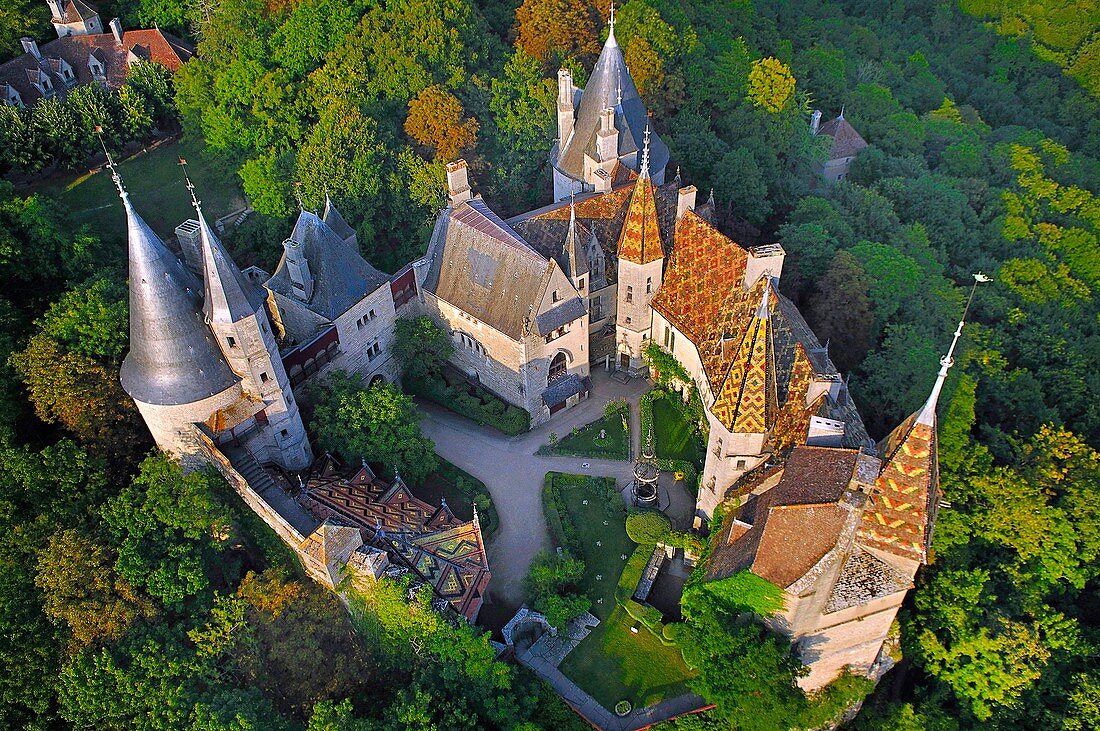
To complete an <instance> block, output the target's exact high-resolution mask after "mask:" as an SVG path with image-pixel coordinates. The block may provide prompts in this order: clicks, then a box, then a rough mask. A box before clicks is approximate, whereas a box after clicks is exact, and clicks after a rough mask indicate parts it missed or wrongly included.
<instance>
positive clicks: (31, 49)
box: [19, 38, 42, 61]
mask: <svg viewBox="0 0 1100 731" xmlns="http://www.w3.org/2000/svg"><path fill="white" fill-rule="evenodd" d="M19 42H20V43H22V44H23V52H24V53H29V54H31V55H32V56H34V57H35V58H37V59H38V60H39V61H41V60H42V52H41V51H39V50H38V43H37V42H35V40H34V39H33V38H20V39H19Z"/></svg>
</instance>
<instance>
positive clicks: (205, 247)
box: [196, 209, 263, 323]
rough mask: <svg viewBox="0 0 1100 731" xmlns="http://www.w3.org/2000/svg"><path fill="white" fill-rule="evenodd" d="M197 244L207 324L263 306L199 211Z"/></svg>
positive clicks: (251, 312)
mask: <svg viewBox="0 0 1100 731" xmlns="http://www.w3.org/2000/svg"><path fill="white" fill-rule="evenodd" d="M196 212H197V213H198V216H199V241H200V245H201V247H202V267H203V280H204V286H205V292H206V296H205V297H204V298H203V303H202V311H203V313H205V315H206V318H207V319H208V320H209V321H210V322H225V323H233V322H237V321H239V320H243V319H244V318H246V317H251V316H252V315H255V314H256V311H257V310H258V309H260V307H261V306H262V305H263V295H262V294H261V293H260V292H258V291H257V290H256V288H255V287H253V286H252V285H251V284H250V283H249V281H248V280H247V279H246V278H245V276H244V274H242V273H241V270H240V269H239V268H237V265H236V264H235V263H234V262H233V259H232V258H231V257H230V256H229V253H228V252H226V250H225V248H224V247H223V246H222V243H221V241H219V240H218V237H217V236H216V235H215V234H214V232H213V231H212V230H211V229H210V225H209V224H208V223H207V222H206V217H205V216H203V215H202V210H201V209H196Z"/></svg>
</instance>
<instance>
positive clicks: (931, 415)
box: [917, 272, 990, 427]
mask: <svg viewBox="0 0 1100 731" xmlns="http://www.w3.org/2000/svg"><path fill="white" fill-rule="evenodd" d="M988 281H990V279H989V277H987V276H986V275H985V274H982V273H981V272H978V273H977V274H975V275H974V284H973V285H971V287H970V296H969V297H968V298H967V299H966V307H964V308H963V313H962V317H961V318H960V319H959V326H958V327H956V328H955V336H954V337H953V338H951V347H950V348H948V349H947V355H945V356H943V357H942V358H940V372H939V373H937V374H936V383H935V384H934V385H933V386H932V393H930V394H928V400H927V401H925V402H924V406H923V407H922V408H921V410H920V413H919V414H917V423H918V424H924V425H925V426H930V427H934V426H935V425H936V404H937V402H938V401H939V398H940V391H942V390H943V383H944V381H946V380H947V372H948V371H949V370H951V366H953V365H955V346H956V345H958V344H959V338H960V337H962V331H963V325H965V324H966V313H967V312H968V311H969V310H970V303H971V302H973V301H974V292H975V291H976V290H977V289H978V285H979V284H985V283H986V282H988Z"/></svg>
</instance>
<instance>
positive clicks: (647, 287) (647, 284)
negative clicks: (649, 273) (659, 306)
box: [645, 277, 653, 294]
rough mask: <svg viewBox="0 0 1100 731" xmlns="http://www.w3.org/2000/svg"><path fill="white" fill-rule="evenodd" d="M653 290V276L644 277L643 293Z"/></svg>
mask: <svg viewBox="0 0 1100 731" xmlns="http://www.w3.org/2000/svg"><path fill="white" fill-rule="evenodd" d="M652 291H653V277H646V278H645V293H646V294H649V293H650V292H652Z"/></svg>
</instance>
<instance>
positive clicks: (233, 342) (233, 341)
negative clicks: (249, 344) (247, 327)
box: [225, 336, 237, 348]
mask: <svg viewBox="0 0 1100 731" xmlns="http://www.w3.org/2000/svg"><path fill="white" fill-rule="evenodd" d="M225 341H226V342H227V343H229V347H230V348H235V347H237V339H236V338H234V337H232V336H230V337H227V338H226V339H225Z"/></svg>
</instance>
